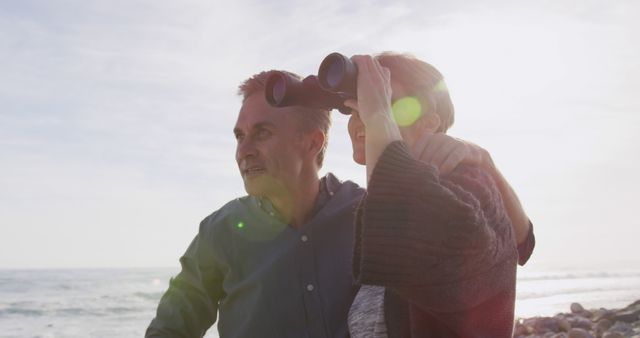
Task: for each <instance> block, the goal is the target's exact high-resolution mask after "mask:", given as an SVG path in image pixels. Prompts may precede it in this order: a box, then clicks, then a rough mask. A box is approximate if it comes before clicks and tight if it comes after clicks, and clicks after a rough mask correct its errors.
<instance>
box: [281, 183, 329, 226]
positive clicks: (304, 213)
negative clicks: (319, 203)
mask: <svg viewBox="0 0 640 338" xmlns="http://www.w3.org/2000/svg"><path fill="white" fill-rule="evenodd" d="M285 190H286V191H285V192H284V193H283V194H279V195H277V196H270V197H269V200H270V201H271V203H272V204H273V206H274V207H275V208H276V210H278V212H279V213H280V215H282V217H283V218H284V219H285V220H286V221H288V222H289V225H291V226H292V227H294V228H296V229H299V228H300V227H302V225H303V224H305V223H306V222H307V221H309V220H310V219H311V217H312V216H313V215H312V214H311V213H312V211H313V208H314V206H315V204H316V200H317V199H318V194H319V193H320V179H319V178H318V174H317V172H314V173H313V174H311V175H307V176H303V177H301V179H300V180H298V182H297V184H296V185H295V186H294V187H288V189H285Z"/></svg>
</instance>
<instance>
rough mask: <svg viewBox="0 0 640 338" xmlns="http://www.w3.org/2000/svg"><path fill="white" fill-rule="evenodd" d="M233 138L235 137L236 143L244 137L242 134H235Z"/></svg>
mask: <svg viewBox="0 0 640 338" xmlns="http://www.w3.org/2000/svg"><path fill="white" fill-rule="evenodd" d="M235 136H236V141H238V142H240V141H242V139H243V138H244V135H242V134H235Z"/></svg>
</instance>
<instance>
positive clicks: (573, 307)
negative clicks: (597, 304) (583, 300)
mask: <svg viewBox="0 0 640 338" xmlns="http://www.w3.org/2000/svg"><path fill="white" fill-rule="evenodd" d="M570 309H571V312H572V313H580V312H582V311H584V307H582V305H581V304H580V303H571V307H570Z"/></svg>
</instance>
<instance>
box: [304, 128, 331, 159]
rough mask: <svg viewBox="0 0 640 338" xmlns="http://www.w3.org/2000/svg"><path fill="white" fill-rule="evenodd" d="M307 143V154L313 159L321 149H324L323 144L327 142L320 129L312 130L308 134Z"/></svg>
mask: <svg viewBox="0 0 640 338" xmlns="http://www.w3.org/2000/svg"><path fill="white" fill-rule="evenodd" d="M308 140H309V142H308V143H307V147H308V148H307V150H308V151H309V153H311V154H313V158H316V157H317V156H318V154H319V153H320V151H322V148H324V143H325V142H326V141H327V136H326V135H325V134H324V132H322V130H320V129H314V130H312V131H311V132H309V136H308Z"/></svg>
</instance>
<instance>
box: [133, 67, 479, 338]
mask: <svg viewBox="0 0 640 338" xmlns="http://www.w3.org/2000/svg"><path fill="white" fill-rule="evenodd" d="M269 74H270V72H263V73H260V74H258V75H256V76H254V77H252V78H251V79H249V80H247V81H246V82H245V83H244V84H243V85H241V87H240V92H241V94H242V95H243V97H244V100H243V104H242V108H241V109H240V113H239V116H238V120H237V123H236V126H235V128H234V134H235V136H236V139H237V149H236V161H237V163H238V167H239V169H240V173H241V175H242V177H243V180H244V185H245V189H246V191H247V193H248V194H249V196H246V197H243V198H240V199H237V200H234V201H231V202H229V203H227V204H226V205H225V206H223V207H222V208H221V209H219V210H217V211H216V212H214V213H213V214H211V215H210V216H209V217H207V218H206V219H204V220H203V221H202V222H201V224H200V229H199V232H198V235H197V236H196V238H195V239H194V240H193V242H192V243H191V245H190V246H189V248H188V249H187V252H186V253H185V254H184V256H183V257H182V258H181V260H180V261H181V264H182V271H181V272H180V274H179V275H178V276H176V277H175V278H174V279H172V281H171V282H170V287H169V290H167V292H166V293H165V295H164V296H163V297H162V299H161V301H160V304H159V306H158V311H157V315H156V318H154V320H153V321H152V322H151V324H150V326H149V328H148V329H147V333H146V336H147V337H201V336H203V335H204V334H205V332H206V330H207V329H208V328H209V327H210V326H211V325H213V323H214V322H215V321H216V319H217V321H218V331H219V334H220V337H223V338H231V337H251V338H253V337H274V338H275V337H278V338H282V337H296V338H298V337H348V329H347V324H346V320H347V314H348V311H349V307H350V306H351V303H352V301H353V298H354V296H355V294H356V292H357V287H356V286H354V283H353V279H352V273H351V255H352V248H353V240H354V236H353V215H354V212H355V208H356V206H357V204H358V203H359V201H360V200H361V198H362V196H363V193H364V190H363V189H362V188H360V187H358V186H357V185H356V184H354V183H352V182H349V181H347V182H341V181H339V180H338V179H337V178H335V177H334V176H333V175H331V174H328V175H327V176H325V177H322V178H320V177H318V170H319V169H320V167H321V166H322V160H323V156H324V150H325V148H326V141H327V139H326V135H327V132H328V128H329V124H330V120H329V112H327V111H321V110H314V109H310V108H305V107H287V108H274V107H271V106H270V105H269V104H267V102H266V100H265V99H264V93H263V89H264V82H265V80H266V78H267V77H268V75H269ZM463 149H468V148H463ZM218 315H219V317H218Z"/></svg>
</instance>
